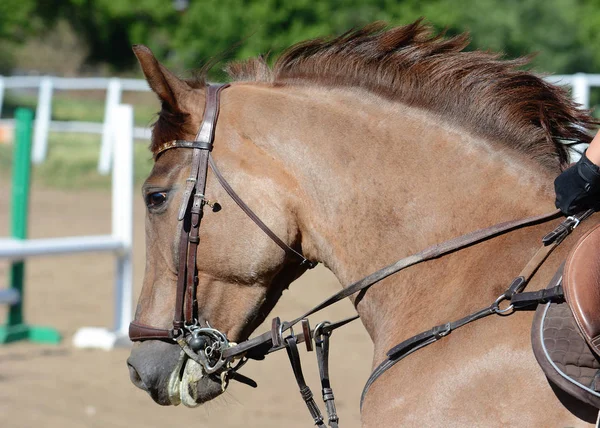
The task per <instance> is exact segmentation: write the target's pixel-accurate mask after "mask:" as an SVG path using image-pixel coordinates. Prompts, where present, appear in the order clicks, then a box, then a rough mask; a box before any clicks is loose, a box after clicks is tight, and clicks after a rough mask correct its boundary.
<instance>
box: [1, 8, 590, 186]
mask: <svg viewBox="0 0 600 428" xmlns="http://www.w3.org/2000/svg"><path fill="white" fill-rule="evenodd" d="M179 1H182V0H179ZM419 17H424V18H425V21H426V22H428V23H429V24H431V25H432V26H433V27H434V28H435V29H437V30H444V29H445V30H446V31H447V33H448V34H449V35H454V34H458V33H461V32H463V31H469V32H470V33H471V36H472V44H471V46H470V49H486V50H493V51H501V52H504V53H505V54H506V56H507V57H508V58H514V57H518V56H522V55H530V54H532V53H534V52H537V53H538V54H537V56H535V58H534V59H533V61H532V66H533V67H534V68H535V69H536V70H537V71H541V72H548V73H554V74H558V73H561V74H562V73H564V74H570V73H575V72H588V73H600V36H599V34H600V0H361V1H351V0H336V1H319V0H188V6H187V8H186V9H185V10H184V11H181V12H179V11H177V10H176V9H175V7H174V1H173V0H0V74H13V73H16V74H22V73H23V72H31V73H43V74H46V73H47V74H55V75H78V74H88V75H89V74H91V75H102V74H104V75H115V74H120V75H135V76H138V77H141V73H140V71H139V68H138V67H137V64H136V61H135V57H134V55H133V53H132V51H131V45H132V44H135V43H142V44H146V45H148V46H149V47H150V48H151V49H152V50H153V51H154V53H155V54H156V56H157V57H158V58H159V59H160V60H161V61H162V62H164V63H166V64H167V65H168V66H170V67H171V68H172V69H173V70H174V71H176V72H178V73H181V72H182V71H183V70H194V69H198V68H200V67H201V66H202V65H203V64H204V63H205V62H206V61H209V60H210V59H211V58H212V57H215V56H217V57H218V56H219V55H221V54H224V55H223V56H224V59H226V60H232V59H243V58H248V57H251V56H256V55H259V54H270V58H274V57H276V56H277V54H278V53H280V52H281V51H282V50H284V49H285V48H287V47H289V46H291V45H293V44H294V43H297V42H300V41H302V40H306V39H309V38H314V37H327V36H330V35H338V34H341V33H343V32H345V31H348V30H349V29H351V28H356V27H359V26H362V25H365V24H367V23H370V22H373V21H377V20H383V21H387V22H388V23H389V24H390V25H403V24H407V23H410V22H413V21H414V20H415V19H418V18H419ZM211 78H212V79H215V80H217V79H224V78H225V76H224V75H223V74H219V67H215V68H214V69H213V75H212V76H211ZM6 95H7V96H6V97H5V99H4V106H3V109H2V110H3V111H2V113H3V117H9V116H11V115H12V109H13V108H14V107H16V106H29V107H31V108H35V105H36V97H35V94H33V93H27V92H22V91H21V92H18V93H10V92H9V93H7V94H6ZM591 98H592V99H591V101H592V105H595V104H598V103H599V102H600V90H599V89H595V90H592V92H591ZM125 101H126V102H128V103H132V104H134V105H135V112H136V122H137V124H138V125H146V124H148V123H149V122H151V121H152V117H153V113H154V112H156V111H158V109H159V106H158V103H157V101H156V99H155V97H154V96H153V95H152V94H149V93H148V94H135V96H134V98H132V99H128V100H125ZM103 106H104V100H103V95H98V94H96V95H93V94H89V93H85V94H83V93H82V94H79V95H77V94H73V93H71V92H70V93H68V94H67V93H65V94H60V93H56V94H55V97H54V102H53V118H54V119H57V120H90V121H101V120H102V114H103ZM599 111H600V109H596V114H599ZM99 144H100V142H99V137H98V136H82V135H63V134H51V135H50V145H49V157H48V160H47V161H46V162H44V164H43V165H41V166H37V167H36V168H35V169H34V175H33V177H34V182H38V183H43V185H45V186H55V187H61V188H73V187H85V188H108V187H109V186H110V179H109V178H108V177H103V176H99V175H98V174H97V173H96V172H95V165H96V162H97V156H98V152H99ZM144 146H145V144H141V145H140V144H136V155H135V169H136V180H137V181H140V180H142V179H143V177H145V176H146V175H147V173H148V171H149V169H150V166H151V163H152V162H151V158H150V155H149V153H148V152H147V150H146V148H145V147H144ZM11 159H12V148H11V147H10V146H9V145H0V179H5V178H6V175H7V174H8V173H9V172H10V165H11ZM0 181H1V180H0Z"/></svg>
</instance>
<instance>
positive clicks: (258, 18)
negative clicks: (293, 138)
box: [0, 0, 600, 73]
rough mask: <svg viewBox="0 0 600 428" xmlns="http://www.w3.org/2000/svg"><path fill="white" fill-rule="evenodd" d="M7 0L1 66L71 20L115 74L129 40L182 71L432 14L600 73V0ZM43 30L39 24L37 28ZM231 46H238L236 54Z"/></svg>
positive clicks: (477, 42)
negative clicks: (35, 35) (34, 37)
mask: <svg viewBox="0 0 600 428" xmlns="http://www.w3.org/2000/svg"><path fill="white" fill-rule="evenodd" d="M175 3H177V4H178V5H180V4H184V5H185V4H186V2H185V1H180V2H173V1H170V0H119V1H115V0H1V1H0V42H1V44H0V61H1V58H2V57H5V58H6V57H9V55H8V54H7V53H3V52H5V51H10V49H14V42H13V40H16V41H19V40H21V39H24V38H26V37H27V35H28V34H31V28H32V26H31V22H35V19H33V18H37V19H39V20H40V21H41V22H43V23H44V25H45V28H51V27H52V25H53V24H54V23H56V22H57V21H58V20H65V19H66V20H68V21H69V23H70V24H71V26H72V27H73V28H74V29H75V31H76V32H77V34H78V35H79V36H80V37H81V40H82V43H85V44H86V45H87V52H88V55H89V56H88V62H89V63H92V64H93V63H107V64H110V65H111V67H112V68H113V71H119V70H127V69H130V68H131V67H132V66H133V65H134V64H135V58H134V56H133V55H132V53H131V44H133V43H144V44H146V45H148V46H149V47H150V48H151V49H153V50H154V52H155V53H156V55H157V56H158V57H159V58H160V59H161V60H164V61H165V62H167V63H168V64H169V65H171V66H173V67H175V68H176V69H190V68H198V67H199V66H200V65H201V64H202V63H203V62H205V61H207V60H208V59H209V58H211V57H213V56H215V55H218V54H220V53H223V52H227V54H226V55H225V56H226V57H227V58H230V59H232V58H235V59H239V58H247V57H249V56H255V55H258V54H261V53H269V52H272V53H274V54H276V53H279V52H280V51H281V50H283V49H284V48H286V47H288V46H290V45H292V44H294V43H297V42H299V41H302V40H305V39H308V38H313V37H324V36H329V35H335V34H340V33H343V32H344V31H347V30H348V29H350V28H356V27H358V26H361V25H364V24H367V23H369V22H372V21H376V20H385V21H388V22H389V23H390V24H391V25H401V24H406V23H409V22H412V21H413V20H415V19H416V18H418V17H421V16H423V17H425V19H426V21H427V22H429V23H431V24H432V25H433V26H434V27H435V28H437V29H447V31H448V34H450V35H452V34H457V33H460V32H463V31H465V30H467V31H470V32H471V35H472V39H473V44H472V47H471V48H472V49H473V48H480V49H489V50H495V51H502V52H504V53H505V54H506V55H507V56H508V57H516V56H521V55H527V54H531V53H534V52H539V54H538V55H537V56H536V57H535V59H534V60H533V65H534V66H535V67H536V68H537V69H538V70H542V71H547V72H553V73H572V72H577V71H583V72H594V71H595V72H598V71H599V70H600V37H599V36H598V34H599V29H600V0H503V1H498V0H426V1H425V0H361V1H360V2H356V1H355V0H336V1H315V0H188V1H187V7H186V8H185V9H184V10H181V11H178V10H176V8H175V7H174V6H175ZM33 28H34V29H35V30H36V31H40V28H41V27H40V26H33ZM232 47H233V48H232Z"/></svg>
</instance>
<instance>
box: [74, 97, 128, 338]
mask: <svg viewBox="0 0 600 428" xmlns="http://www.w3.org/2000/svg"><path fill="white" fill-rule="evenodd" d="M110 122H111V129H110V133H109V135H110V139H109V141H110V143H111V145H112V150H111V153H112V154H113V162H112V166H113V168H112V170H113V175H112V236H113V238H114V239H115V240H118V241H120V242H121V243H122V245H123V247H122V250H121V251H120V252H119V253H117V261H116V266H115V289H114V308H115V314H114V326H113V329H112V330H108V329H105V328H94V327H84V328H81V329H79V330H78V331H77V333H76V334H75V336H74V337H73V344H74V346H76V347H78V348H102V349H112V348H114V347H115V346H128V345H129V344H130V343H131V342H130V341H129V338H128V334H127V333H128V328H129V323H130V322H131V319H132V284H133V269H132V257H131V247H132V241H133V108H132V107H131V106H130V105H118V106H116V107H115V108H114V109H113V110H112V117H111V118H110Z"/></svg>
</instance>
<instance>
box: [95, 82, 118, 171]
mask: <svg viewBox="0 0 600 428" xmlns="http://www.w3.org/2000/svg"><path fill="white" fill-rule="evenodd" d="M121 90H122V85H121V79H119V78H116V77H114V78H112V79H110V81H109V82H108V87H107V88H106V103H105V105H104V124H103V125H102V143H101V145H100V159H99V160H98V172H99V173H100V174H102V175H106V174H108V173H109V172H110V164H111V158H112V156H113V152H112V149H113V141H112V136H111V132H112V129H113V127H112V123H111V121H112V120H113V117H114V111H115V109H116V108H117V106H118V105H119V103H120V102H121Z"/></svg>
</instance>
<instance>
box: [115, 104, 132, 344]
mask: <svg viewBox="0 0 600 428" xmlns="http://www.w3.org/2000/svg"><path fill="white" fill-rule="evenodd" d="M112 114H113V116H112V118H111V120H110V122H111V124H112V127H111V139H110V141H111V143H112V144H113V147H112V149H113V150H112V152H113V153H114V156H113V162H114V163H113V172H112V186H113V196H112V198H113V199H112V223H113V236H114V237H115V238H117V239H118V240H119V241H121V242H123V245H124V248H123V251H122V252H121V253H120V254H119V255H118V256H117V265H116V272H115V275H116V278H115V320H114V329H115V333H116V334H117V335H118V336H127V334H128V329H129V323H130V322H131V319H132V310H131V309H132V282H133V272H132V260H131V247H132V240H133V108H132V106H130V105H124V104H121V105H118V106H116V107H115V108H114V109H113V111H112Z"/></svg>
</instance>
